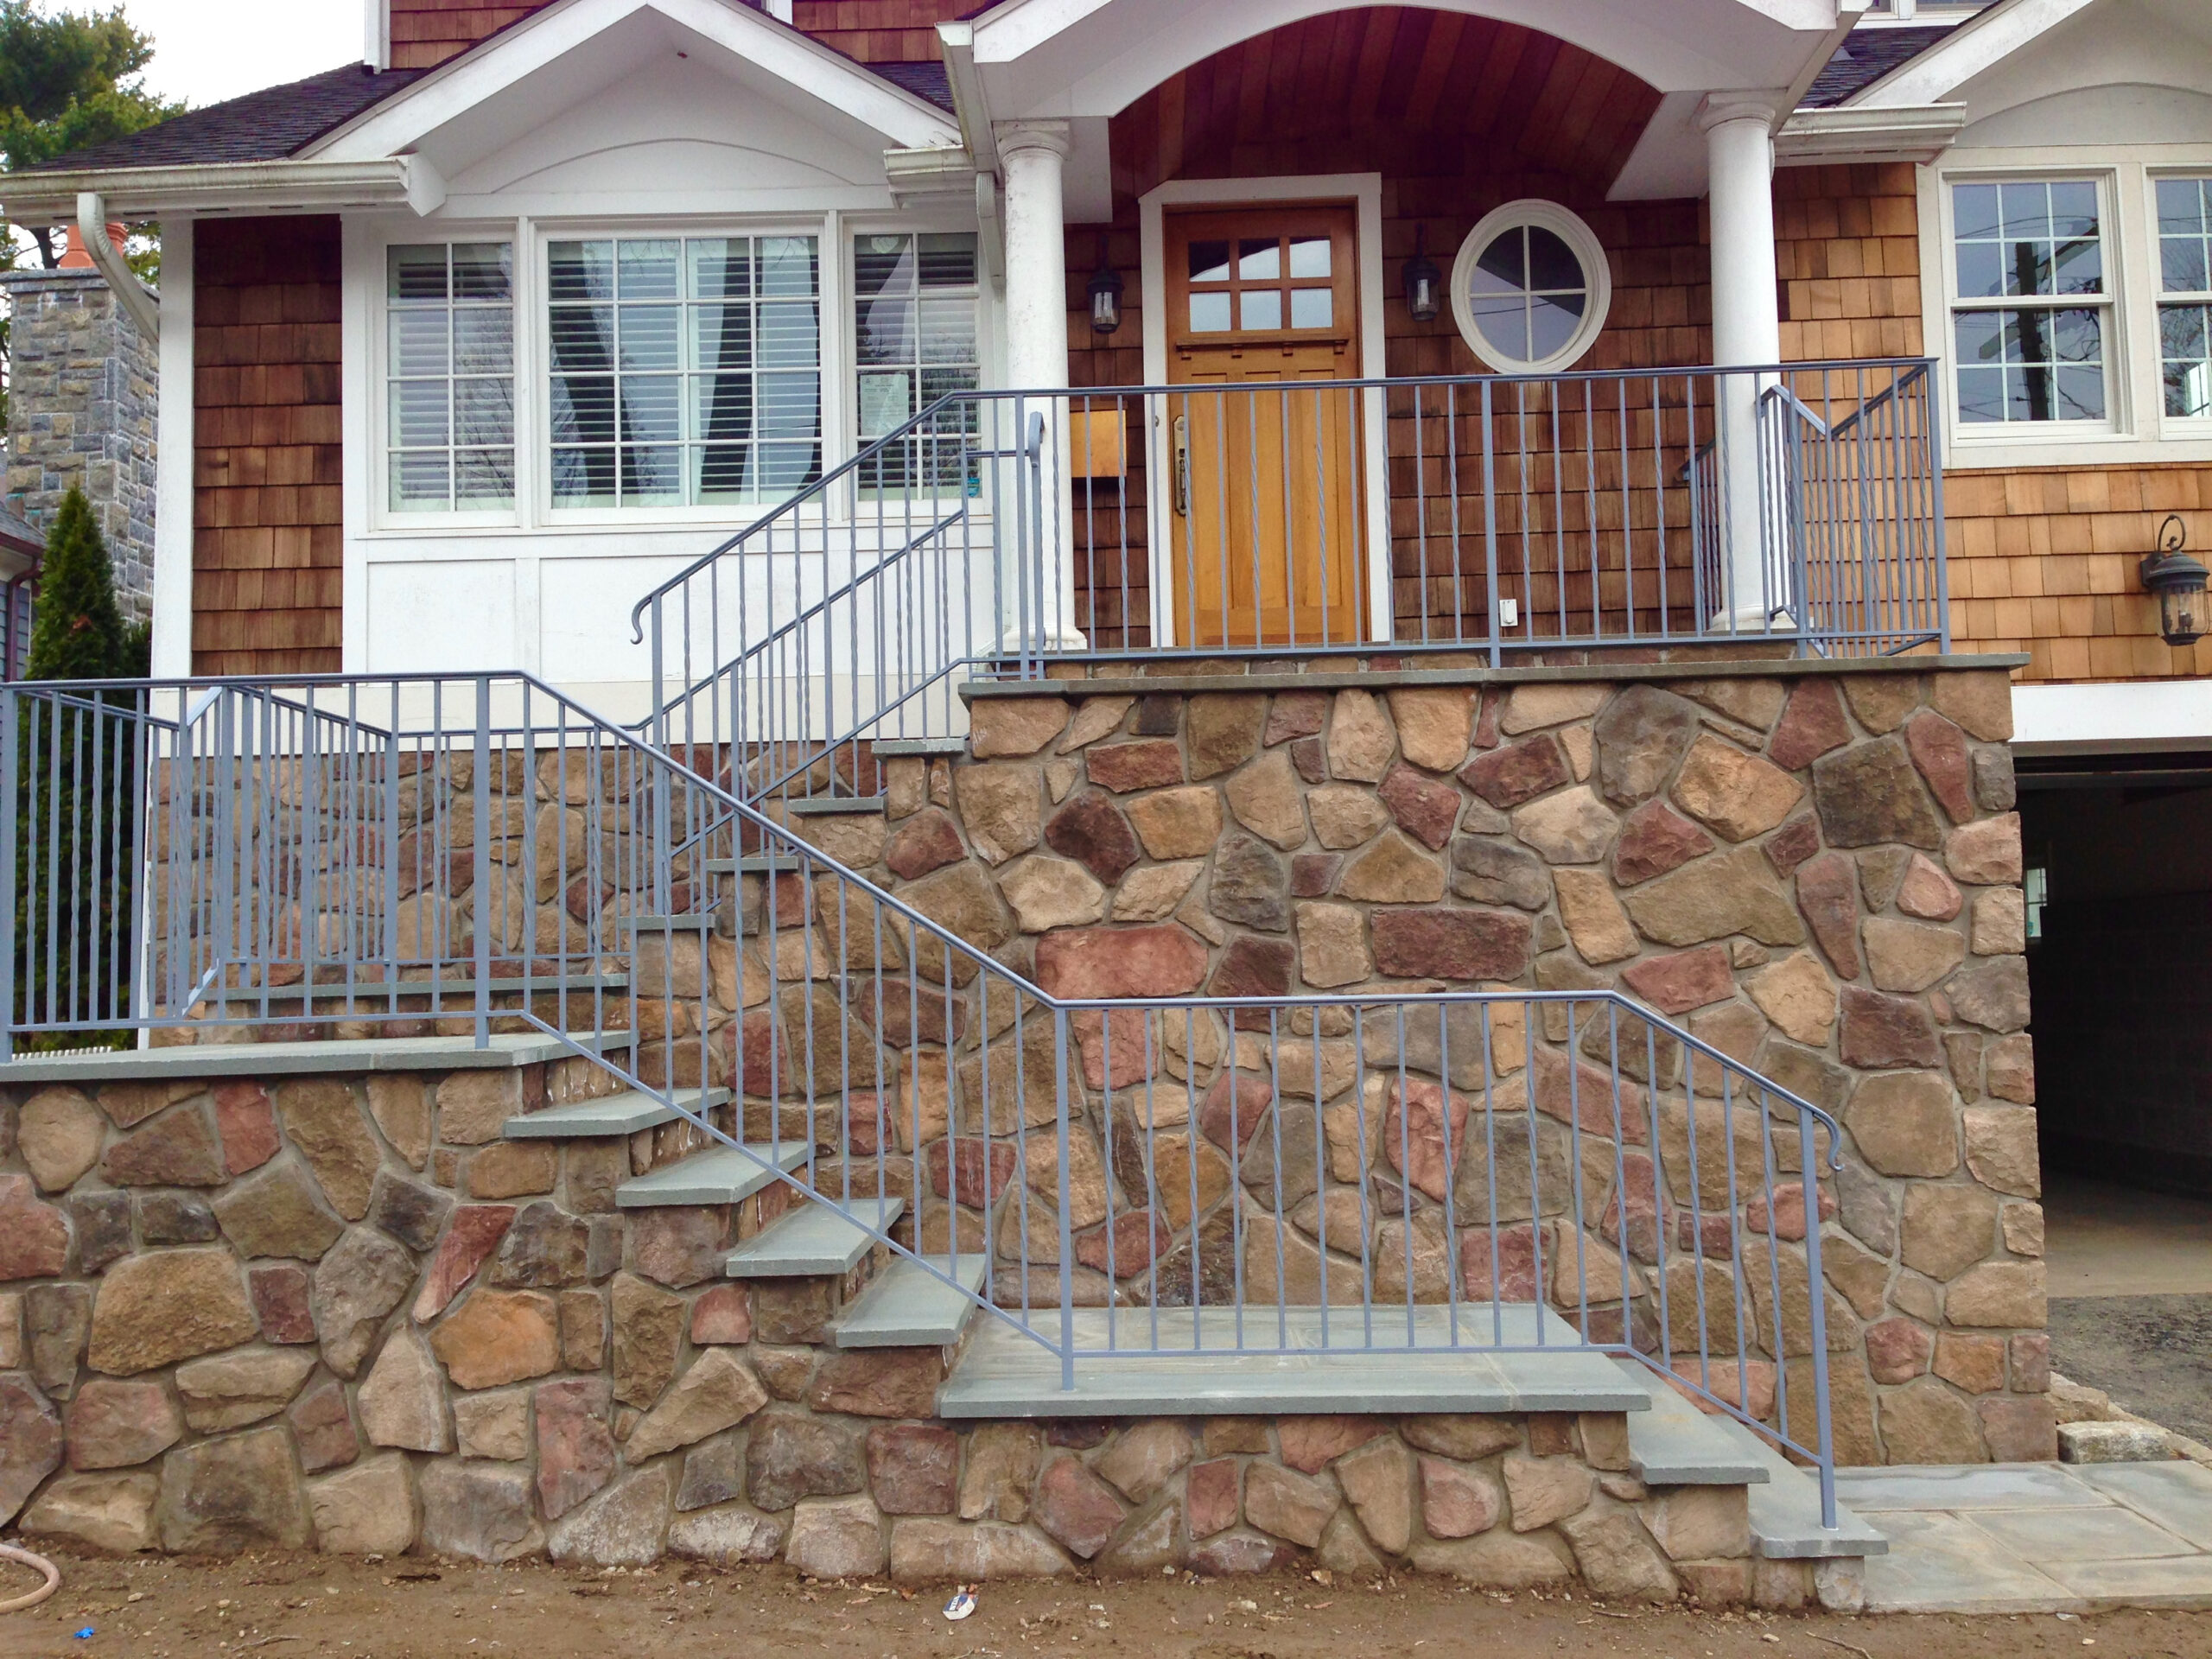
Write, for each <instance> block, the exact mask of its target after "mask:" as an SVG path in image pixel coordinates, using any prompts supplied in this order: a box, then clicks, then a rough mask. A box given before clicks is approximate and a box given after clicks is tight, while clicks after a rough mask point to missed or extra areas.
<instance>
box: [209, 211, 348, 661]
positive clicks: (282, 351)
mask: <svg viewBox="0 0 2212 1659" xmlns="http://www.w3.org/2000/svg"><path fill="white" fill-rule="evenodd" d="M339 354H340V310H339V221H338V220H337V219H334V218H320V217H319V218H275V219H206V220H203V221H201V223H200V227H199V236H198V245H197V250H196V255H195V259H194V350H193V357H194V365H195V369H194V385H193V402H194V503H193V505H194V511H193V556H192V566H193V570H192V611H193V616H192V671H193V672H194V673H195V674H226V675H241V674H302V673H334V672H336V671H338V669H339V667H340V660H339V648H340V632H339V612H340V582H341V576H342V564H343V543H344V531H343V530H342V528H341V519H340V485H341V482H342V480H343V477H344V462H343V454H342V450H341V448H340V444H341V428H340V416H339V396H340V390H339V386H340V375H339Z"/></svg>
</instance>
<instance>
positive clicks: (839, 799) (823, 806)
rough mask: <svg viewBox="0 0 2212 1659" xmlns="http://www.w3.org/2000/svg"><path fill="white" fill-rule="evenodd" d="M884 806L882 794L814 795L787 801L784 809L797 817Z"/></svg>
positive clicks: (858, 810)
mask: <svg viewBox="0 0 2212 1659" xmlns="http://www.w3.org/2000/svg"><path fill="white" fill-rule="evenodd" d="M884 806H885V802H884V798H883V797H882V796H880V795H812V796H809V797H807V798H804V799H803V800H796V801H785V803H784V810H785V811H786V812H788V813H790V814H791V816H792V817H795V818H824V817H834V816H835V815H836V814H838V813H841V812H880V811H882V810H884Z"/></svg>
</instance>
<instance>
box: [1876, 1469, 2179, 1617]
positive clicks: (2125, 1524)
mask: <svg viewBox="0 0 2212 1659" xmlns="http://www.w3.org/2000/svg"><path fill="white" fill-rule="evenodd" d="M1836 1496H1837V1497H1838V1498H1840V1500H1841V1501H1842V1503H1844V1504H1845V1506H1846V1507H1847V1508H1848V1509H1850V1510H1852V1511H1853V1513H1855V1514H1856V1515H1858V1516H1859V1518H1860V1519H1862V1520H1864V1521H1866V1522H1868V1523H1869V1524H1870V1525H1872V1527H1873V1528H1875V1529H1876V1530H1878V1532H1880V1533H1881V1534H1882V1535H1883V1536H1885V1537H1886V1538H1887V1539H1888V1540H1889V1541H1890V1553H1889V1554H1886V1555H1876V1556H1872V1557H1870V1558H1869V1559H1868V1560H1867V1562H1866V1611H1869V1612H1894V1613H1904V1612H1912V1613H1937V1612H1957V1613H2044V1612H2086V1611H2092V1610H2094V1609H2098V1608H2107V1607H2120V1606H2126V1607H2212V1469H2207V1468H2205V1467H2203V1466H2202V1465H2198V1464H2195V1463H2187V1462H2180V1461H2176V1462H2171V1463H2116V1464H2097V1465H2061V1464H2053V1463H2023V1464H1995V1465H1988V1466H1986V1467H1981V1468H1948V1467H1946V1468H1898V1469H1850V1470H1842V1471H1838V1473H1837V1475H1836Z"/></svg>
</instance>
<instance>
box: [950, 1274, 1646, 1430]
mask: <svg viewBox="0 0 2212 1659" xmlns="http://www.w3.org/2000/svg"><path fill="white" fill-rule="evenodd" d="M1013 1311H1014V1310H1012V1309H1008V1310H1007V1312H1008V1313H1013ZM1027 1317H1028V1319H1029V1321H1030V1323H1031V1325H1032V1326H1033V1328H1034V1329H1035V1331H1036V1332H1037V1333H1038V1335H1039V1336H1041V1337H1044V1338H1046V1340H1047V1341H1049V1342H1052V1343H1055V1344H1057V1343H1058V1340H1059V1337H1060V1313H1059V1310H1058V1308H1057V1307H1052V1306H1044V1307H1033V1308H1032V1309H1031V1310H1030V1312H1029V1313H1028V1316H1027ZM1322 1317H1323V1316H1322V1312H1321V1310H1320V1309H1319V1308H1303V1307H1300V1308H1292V1309H1289V1310H1287V1312H1285V1313H1282V1314H1281V1316H1280V1323H1279V1322H1278V1315H1277V1314H1276V1313H1274V1312H1273V1311H1269V1312H1267V1313H1254V1312H1250V1311H1248V1312H1246V1313H1244V1315H1243V1319H1242V1322H1241V1324H1240V1322H1239V1320H1238V1317H1237V1314H1236V1310H1234V1309H1232V1308H1205V1309H1201V1310H1199V1311H1198V1313H1197V1314H1196V1315H1195V1318H1194V1316H1193V1314H1192V1312H1191V1310H1189V1309H1186V1308H1177V1309H1173V1310H1170V1309H1166V1308H1162V1309H1160V1313H1159V1321H1158V1324H1157V1325H1156V1326H1155V1325H1154V1321H1153V1314H1152V1313H1151V1311H1150V1310H1149V1309H1143V1308H1139V1309H1135V1310H1129V1311H1123V1310H1118V1309H1117V1310H1112V1311H1111V1312H1109V1310H1106V1309H1103V1308H1078V1309H1077V1310H1076V1311H1075V1313H1074V1316H1073V1319H1072V1330H1073V1336H1074V1342H1075V1347H1076V1367H1075V1373H1076V1374H1075V1386H1074V1387H1073V1388H1068V1387H1065V1386H1064V1382H1063V1378H1062V1374H1061V1367H1060V1357H1059V1356H1058V1354H1057V1353H1056V1352H1053V1351H1052V1350H1050V1349H1048V1348H1046V1347H1045V1346H1043V1345H1041V1344H1039V1343H1038V1342H1036V1341H1034V1340H1033V1339H1032V1338H1030V1337H1028V1336H1027V1335H1025V1334H1024V1333H1023V1332H1020V1331H1018V1330H1016V1329H1014V1327H1013V1326H1012V1325H1008V1324H1007V1323H1005V1322H1004V1321H1003V1320H1000V1319H987V1320H985V1321H984V1322H983V1323H982V1325H980V1326H978V1327H977V1329H976V1335H975V1338H974V1339H973V1340H972V1341H971V1342H970V1343H969V1345H968V1350H967V1352H966V1353H965V1354H964V1355H963V1357H962V1358H961V1362H960V1364H959V1365H958V1367H957V1369H956V1370H954V1372H953V1374H952V1376H951V1379H950V1381H949V1382H947V1383H945V1385H944V1389H942V1390H941V1391H940V1392H939V1394H938V1415H939V1416H942V1417H960V1418H973V1417H1002V1416H1011V1417H1206V1416H1271V1415H1276V1414H1283V1413H1293V1414H1307V1413H1317V1414H1330V1413H1373V1414H1404V1413H1408V1412H1430V1411H1448V1412H1530V1411H1548V1412H1566V1411H1604V1412H1612V1411H1648V1410H1649V1409H1650V1407H1651V1398H1650V1395H1649V1392H1648V1391H1647V1390H1646V1389H1644V1388H1643V1386H1642V1385H1641V1384H1640V1383H1637V1382H1636V1381H1635V1380H1634V1379H1633V1378H1630V1377H1627V1376H1623V1375H1622V1373H1621V1371H1620V1370H1619V1368H1618V1366H1616V1365H1615V1364H1614V1363H1613V1362H1612V1360H1611V1358H1610V1357H1608V1356H1606V1355H1605V1354H1604V1353H1601V1352H1599V1351H1596V1350H1594V1349H1589V1348H1584V1347H1582V1346H1580V1341H1579V1338H1577V1336H1576V1334H1575V1332H1574V1330H1573V1327H1572V1326H1570V1325H1567V1323H1566V1322H1565V1321H1564V1320H1562V1319H1560V1318H1559V1316H1558V1315H1557V1314H1555V1313H1552V1312H1551V1311H1550V1310H1549V1309H1548V1308H1544V1309H1539V1308H1535V1307H1532V1306H1529V1305H1528V1304H1526V1303H1507V1304H1504V1305H1503V1306H1499V1307H1496V1308H1493V1306H1492V1305H1491V1304H1490V1303H1488V1302H1481V1303H1473V1302H1469V1303H1462V1304H1461V1305H1460V1306H1459V1309H1458V1322H1457V1331H1458V1341H1459V1344H1460V1345H1459V1346H1453V1345H1452V1343H1453V1334H1452V1333H1453V1325H1452V1317H1451V1313H1450V1311H1449V1310H1447V1309H1446V1308H1444V1307H1441V1306H1423V1307H1421V1308H1420V1309H1418V1310H1417V1311H1416V1313H1415V1315H1414V1319H1413V1320H1412V1330H1411V1332H1410V1336H1409V1334H1408V1321H1407V1320H1406V1319H1405V1318H1404V1317H1403V1316H1402V1312H1401V1311H1400V1310H1397V1309H1392V1310H1390V1312H1389V1314H1388V1315H1387V1316H1386V1315H1385V1314H1384V1313H1383V1310H1380V1309H1377V1310H1376V1314H1375V1316H1374V1318H1373V1319H1372V1321H1371V1334H1370V1321H1368V1320H1365V1319H1363V1318H1362V1317H1361V1315H1360V1313H1359V1311H1358V1310H1357V1308H1345V1309H1332V1310H1330V1311H1329V1313H1328V1315H1327V1320H1328V1323H1327V1325H1326V1327H1325V1328H1324V1326H1323V1324H1322ZM1194 1323H1195V1325H1196V1331H1195V1333H1194V1332H1193V1325H1194ZM1501 1331H1502V1332H1503V1340H1504V1342H1505V1343H1506V1344H1511V1346H1510V1347H1509V1348H1487V1349H1486V1348H1484V1347H1481V1346H1479V1345H1478V1344H1479V1343H1480V1342H1482V1341H1483V1340H1484V1339H1486V1338H1487V1339H1490V1340H1495V1339H1496V1338H1497V1333H1498V1332H1501ZM1539 1342H1541V1343H1542V1344H1545V1345H1544V1346H1542V1347H1534V1346H1532V1345H1531V1344H1536V1343H1539ZM1551 1344H1557V1345H1556V1346H1553V1345H1551ZM1262 1349H1277V1350H1287V1351H1278V1352H1264V1351H1260V1350H1262Z"/></svg>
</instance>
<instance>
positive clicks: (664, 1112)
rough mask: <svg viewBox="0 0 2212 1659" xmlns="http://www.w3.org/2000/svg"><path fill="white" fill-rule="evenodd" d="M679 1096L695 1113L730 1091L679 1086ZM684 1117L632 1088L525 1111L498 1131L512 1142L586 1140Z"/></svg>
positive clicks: (677, 1096)
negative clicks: (681, 1087)
mask: <svg viewBox="0 0 2212 1659" xmlns="http://www.w3.org/2000/svg"><path fill="white" fill-rule="evenodd" d="M676 1098H677V1102H678V1103H680V1104H681V1105H683V1107H684V1108H686V1109H689V1110H690V1111H694V1112H696V1111H701V1110H703V1109H706V1108H708V1107H712V1106H719V1105H721V1103H723V1102H724V1101H726V1100H728V1098H729V1090H727V1089H708V1090H698V1089H679V1090H677V1091H676ZM681 1116H683V1113H682V1112H680V1111H678V1110H677V1109H676V1108H675V1107H674V1106H670V1105H666V1104H664V1103H662V1102H660V1101H659V1100H657V1099H655V1098H654V1097H653V1096H651V1095H649V1094H646V1093H645V1092H644V1091H643V1090H637V1089H630V1090H624V1091H623V1092H622V1093H621V1094H619V1095H608V1096H605V1097H604V1098H602V1099H600V1100H579V1101H575V1102H574V1103H570V1104H569V1105H566V1106H553V1107H549V1108H548V1109H546V1110H544V1111H542V1112H525V1113H524V1114H523V1116H520V1117H511V1118H509V1119H508V1120H507V1121H506V1122H505V1123H503V1124H501V1125H500V1126H499V1133H500V1134H501V1135H504V1136H505V1138H506V1139H508V1140H510V1141H554V1140H567V1141H583V1140H591V1139H594V1138H600V1137H604V1136H609V1135H635V1134H636V1133H637V1132H638V1131H639V1129H657V1128H659V1127H660V1126H661V1125H662V1124H664V1123H673V1122H675V1121H676V1120H677V1118H679V1117H681Z"/></svg>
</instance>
